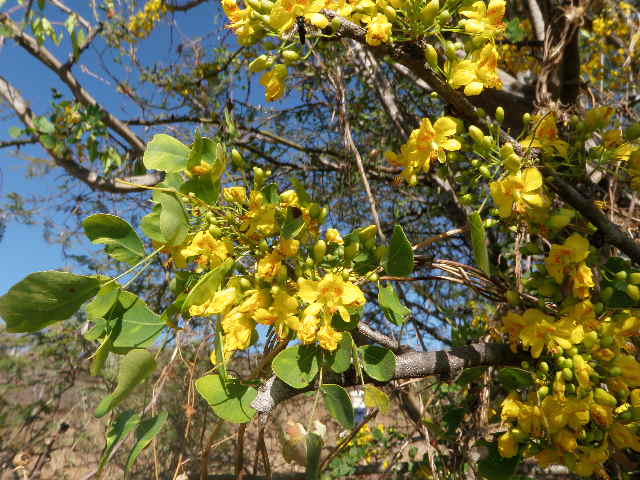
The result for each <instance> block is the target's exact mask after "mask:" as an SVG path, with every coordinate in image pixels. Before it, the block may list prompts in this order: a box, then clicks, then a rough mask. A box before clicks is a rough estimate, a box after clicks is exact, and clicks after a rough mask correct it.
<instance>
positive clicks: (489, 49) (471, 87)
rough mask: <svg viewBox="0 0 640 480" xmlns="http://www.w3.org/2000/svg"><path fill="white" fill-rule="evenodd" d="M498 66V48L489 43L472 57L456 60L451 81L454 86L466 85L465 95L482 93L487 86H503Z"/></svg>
mask: <svg viewBox="0 0 640 480" xmlns="http://www.w3.org/2000/svg"><path fill="white" fill-rule="evenodd" d="M497 68H498V50H496V47H495V46H494V45H493V44H491V43H488V44H487V45H485V46H484V47H483V48H482V50H476V51H475V52H473V53H472V54H471V58H470V59H465V60H460V61H455V62H454V64H453V67H452V68H451V77H450V80H449V83H450V84H451V86H452V87H453V88H458V87H464V94H465V95H469V96H471V95H480V94H481V93H482V90H484V89H485V88H502V81H501V80H500V77H499V76H498V71H497Z"/></svg>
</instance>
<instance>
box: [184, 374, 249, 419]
mask: <svg viewBox="0 0 640 480" xmlns="http://www.w3.org/2000/svg"><path fill="white" fill-rule="evenodd" d="M196 390H198V393H199V394H200V395H201V396H202V398H204V399H205V400H206V401H207V403H208V404H209V406H210V407H211V409H212V410H213V412H214V413H215V414H216V415H217V416H219V417H220V418H222V419H223V420H226V421H228V422H232V423H247V422H249V421H251V419H252V418H253V416H254V415H255V414H256V411H255V409H254V408H253V407H252V406H251V402H253V401H254V400H255V398H256V395H257V394H258V392H257V390H256V389H255V388H253V387H251V386H248V385H242V384H241V383H240V380H238V379H235V378H230V377H227V379H226V381H224V382H223V381H222V379H221V378H220V375H206V376H204V377H200V378H199V379H198V380H196Z"/></svg>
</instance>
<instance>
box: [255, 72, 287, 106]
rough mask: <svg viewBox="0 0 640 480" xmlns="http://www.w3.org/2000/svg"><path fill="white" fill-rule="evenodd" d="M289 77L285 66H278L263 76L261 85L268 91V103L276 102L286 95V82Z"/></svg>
mask: <svg viewBox="0 0 640 480" xmlns="http://www.w3.org/2000/svg"><path fill="white" fill-rule="evenodd" d="M288 75H289V71H288V70H287V67H286V66H284V65H276V66H275V67H273V70H270V71H269V72H267V73H265V74H264V75H262V77H261V78H260V85H262V86H263V87H265V88H266V89H267V92H266V96H267V101H269V102H275V101H276V100H279V99H280V98H282V96H283V95H284V87H285V83H284V80H285V79H286V78H287V76H288Z"/></svg>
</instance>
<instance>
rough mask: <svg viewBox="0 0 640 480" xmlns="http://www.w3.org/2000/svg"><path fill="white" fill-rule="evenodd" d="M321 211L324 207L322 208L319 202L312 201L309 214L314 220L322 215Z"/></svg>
mask: <svg viewBox="0 0 640 480" xmlns="http://www.w3.org/2000/svg"><path fill="white" fill-rule="evenodd" d="M321 211H322V209H321V208H320V205H318V204H317V203H312V204H311V205H310V206H309V215H310V216H311V218H313V219H314V220H315V219H317V218H318V217H319V216H320V212H321Z"/></svg>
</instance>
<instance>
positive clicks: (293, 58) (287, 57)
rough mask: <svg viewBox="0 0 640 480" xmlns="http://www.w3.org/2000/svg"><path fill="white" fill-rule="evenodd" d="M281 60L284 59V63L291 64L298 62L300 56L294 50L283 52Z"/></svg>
mask: <svg viewBox="0 0 640 480" xmlns="http://www.w3.org/2000/svg"><path fill="white" fill-rule="evenodd" d="M282 58H283V59H284V63H287V64H289V63H293V62H297V61H298V60H300V54H299V53H298V52H296V51H295V50H285V51H284V52H282Z"/></svg>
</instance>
